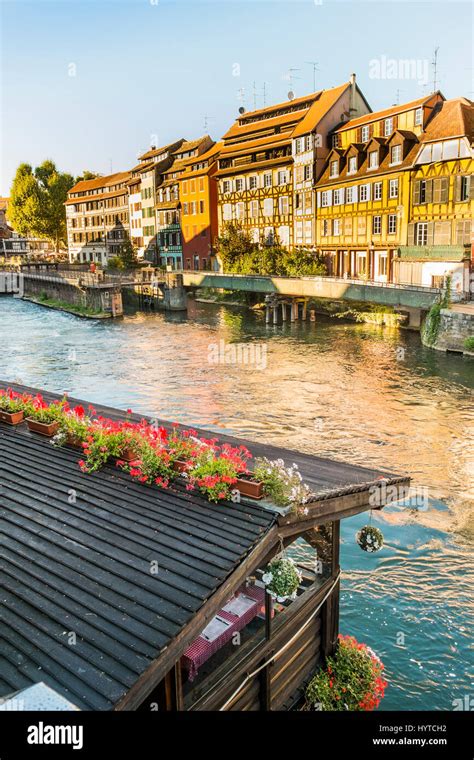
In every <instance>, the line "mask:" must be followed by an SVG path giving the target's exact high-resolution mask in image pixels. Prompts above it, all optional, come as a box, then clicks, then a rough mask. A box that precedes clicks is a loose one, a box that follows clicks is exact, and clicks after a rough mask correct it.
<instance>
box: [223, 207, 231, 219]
mask: <svg viewBox="0 0 474 760" xmlns="http://www.w3.org/2000/svg"><path fill="white" fill-rule="evenodd" d="M222 217H223V219H224V221H226V222H228V221H230V220H231V219H232V204H231V203H224V205H223V207H222Z"/></svg>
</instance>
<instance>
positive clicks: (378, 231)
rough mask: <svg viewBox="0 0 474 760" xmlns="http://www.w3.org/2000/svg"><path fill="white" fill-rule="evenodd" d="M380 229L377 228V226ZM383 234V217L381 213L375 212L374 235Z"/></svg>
mask: <svg viewBox="0 0 474 760" xmlns="http://www.w3.org/2000/svg"><path fill="white" fill-rule="evenodd" d="M376 227H377V228H378V229H375V228H376ZM381 234H382V217H381V216H380V214H375V215H374V216H373V217H372V235H381Z"/></svg>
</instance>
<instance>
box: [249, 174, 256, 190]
mask: <svg viewBox="0 0 474 760" xmlns="http://www.w3.org/2000/svg"><path fill="white" fill-rule="evenodd" d="M257 187H258V177H255V176H253V177H249V190H255V189H256V188H257Z"/></svg>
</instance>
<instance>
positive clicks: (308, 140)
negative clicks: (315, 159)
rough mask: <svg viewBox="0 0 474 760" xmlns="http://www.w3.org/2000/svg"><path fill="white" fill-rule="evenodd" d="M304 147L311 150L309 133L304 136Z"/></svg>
mask: <svg viewBox="0 0 474 760" xmlns="http://www.w3.org/2000/svg"><path fill="white" fill-rule="evenodd" d="M304 149H305V150H311V135H306V137H305V138H304Z"/></svg>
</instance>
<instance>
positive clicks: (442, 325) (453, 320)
mask: <svg viewBox="0 0 474 760" xmlns="http://www.w3.org/2000/svg"><path fill="white" fill-rule="evenodd" d="M473 336H474V310H472V311H465V312H463V311H457V310H456V311H452V310H451V309H441V312H440V322H439V330H438V337H437V339H436V342H435V343H434V344H433V348H436V349H437V350H438V351H461V352H462V353H472V355H474V352H472V349H471V350H470V351H468V350H467V349H466V347H465V345H464V342H465V340H466V339H467V338H472V337H473Z"/></svg>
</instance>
